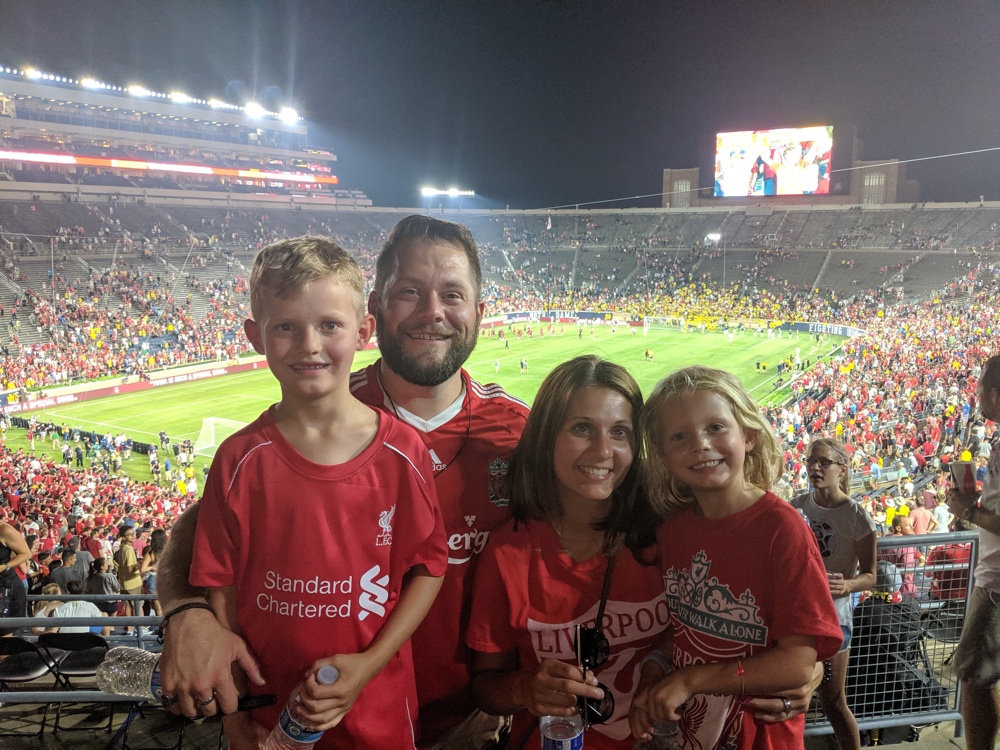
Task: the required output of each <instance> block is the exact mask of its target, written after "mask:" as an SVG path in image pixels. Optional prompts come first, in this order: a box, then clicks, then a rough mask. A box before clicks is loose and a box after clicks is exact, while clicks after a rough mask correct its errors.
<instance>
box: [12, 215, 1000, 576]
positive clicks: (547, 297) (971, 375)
mask: <svg viewBox="0 0 1000 750" xmlns="http://www.w3.org/2000/svg"><path fill="white" fill-rule="evenodd" d="M230 218H231V219H232V220H233V221H235V220H237V219H243V220H245V219H247V217H237V216H233V217H230ZM255 221H256V227H257V229H258V230H259V231H257V232H255V233H253V234H252V235H251V237H250V242H251V243H252V245H254V246H257V245H260V244H262V243H266V242H267V241H270V240H271V239H274V237H275V235H274V233H272V232H271V231H270V230H269V228H268V227H269V223H268V217H267V216H266V215H260V216H259V217H258V218H257V219H256V220H255ZM208 229H211V230H213V231H215V232H217V235H221V236H224V235H226V234H227V233H229V234H230V235H231V233H232V226H231V224H230V223H229V221H228V220H227V221H225V222H223V223H222V224H221V225H220V226H218V227H216V226H211V225H210V226H209V227H208ZM330 229H331V227H330V226H328V225H324V224H323V223H322V222H320V223H318V224H310V226H309V231H313V232H316V233H327V232H329V230H330ZM585 229H586V231H593V228H587V227H585ZM60 234H61V235H64V236H66V237H67V238H71V237H73V236H75V235H78V234H79V232H78V230H75V229H73V228H67V229H66V231H65V232H61V233H60ZM503 234H504V236H505V238H506V239H507V241H508V244H506V245H499V244H491V243H490V242H484V243H483V247H482V251H483V256H484V266H485V270H486V271H487V279H486V280H485V284H484V296H485V299H486V301H487V308H488V309H487V314H488V315H489V314H495V313H498V312H502V311H510V310H515V309H556V310H595V311H606V312H612V313H615V315H616V316H627V317H631V318H632V319H641V318H642V317H643V316H650V315H656V316H661V317H673V318H677V319H681V320H685V321H686V322H687V323H689V324H691V325H692V326H693V325H696V324H706V323H707V324H709V326H710V328H715V327H718V326H726V325H733V326H736V325H739V324H741V323H744V322H746V323H747V324H748V326H750V325H751V324H755V323H757V322H760V321H768V320H778V321H815V322H823V323H830V324H850V325H854V326H857V327H858V328H861V329H863V330H864V331H865V332H864V333H863V334H862V335H860V336H857V337H855V338H852V339H849V340H847V341H845V342H844V344H843V346H842V348H841V349H840V351H839V353H838V354H837V355H836V356H835V357H833V358H832V359H828V360H825V361H819V362H817V363H816V364H812V363H811V362H806V364H803V363H802V362H801V361H800V362H796V363H795V366H794V370H795V371H794V378H793V379H792V382H791V396H790V398H789V399H788V401H787V402H786V403H785V404H783V405H782V406H774V407H769V408H768V409H767V410H766V411H767V415H768V417H769V418H770V420H771V422H772V424H773V425H774V427H775V430H776V431H777V432H778V434H779V435H780V436H781V437H782V438H783V439H784V441H785V446H786V455H785V458H786V467H787V469H788V471H787V474H786V479H785V482H786V484H785V485H784V486H783V487H779V488H778V489H779V490H783V491H785V492H786V494H789V495H790V494H792V493H794V492H796V491H801V490H802V489H804V488H805V487H806V486H807V482H808V477H807V474H806V472H805V470H804V466H803V458H804V456H805V454H806V450H807V448H808V445H809V440H810V439H811V438H813V437H818V436H836V437H839V438H841V439H842V440H843V441H844V442H845V443H846V444H847V446H848V449H849V451H850V452H851V461H852V468H853V469H854V471H855V473H856V474H857V475H858V477H859V481H858V482H857V483H856V489H857V494H858V495H859V497H860V498H861V499H862V500H863V502H864V503H865V504H866V507H868V509H869V510H870V512H871V514H872V516H873V517H874V518H875V519H876V522H877V523H878V525H879V527H880V528H881V529H882V530H883V531H884V533H892V531H893V528H894V527H893V523H894V521H895V524H896V530H897V533H898V532H899V527H900V526H901V525H902V526H905V525H906V524H904V522H902V521H900V520H898V519H899V518H905V517H906V516H908V515H912V514H915V515H916V517H920V516H921V515H922V514H921V512H920V511H921V510H922V509H924V508H926V509H927V510H928V511H930V512H931V513H932V514H933V513H937V514H938V516H939V515H940V512H941V511H940V510H938V509H939V508H940V507H941V506H940V505H939V495H940V492H941V491H942V490H943V488H944V483H943V481H942V479H941V477H942V476H943V475H942V474H941V472H940V469H941V467H942V464H946V463H947V461H948V459H949V457H950V456H951V455H954V452H955V451H959V452H961V451H962V450H964V449H971V450H972V451H973V453H974V455H975V456H977V457H982V456H983V455H984V454H985V455H987V456H988V451H989V450H991V448H992V446H993V445H995V443H996V442H997V439H998V432H997V429H996V427H995V426H994V425H989V426H987V425H982V424H973V423H972V419H971V412H970V409H969V399H970V396H971V395H972V393H973V391H974V388H975V381H976V376H977V374H978V370H977V367H978V363H979V362H981V361H983V360H985V359H986V358H987V357H988V356H989V355H990V354H993V353H995V351H994V350H993V349H992V341H993V337H994V334H995V331H996V330H997V325H998V322H1000V321H998V313H997V308H996V306H995V305H994V304H993V300H992V295H993V291H992V290H993V289H994V287H995V281H996V274H995V272H994V271H993V269H991V268H990V267H989V266H988V265H987V264H986V263H985V262H983V261H981V260H977V261H975V262H972V263H970V267H969V269H968V272H967V274H966V275H965V276H963V277H962V278H960V279H956V280H955V281H953V282H951V283H950V284H948V285H947V286H946V287H945V288H944V289H942V290H941V292H940V294H939V295H938V297H937V298H936V299H928V300H923V301H914V302H907V303H903V304H894V301H893V299H892V298H891V296H887V295H886V294H884V293H883V292H882V290H880V289H878V288H873V289H869V290H866V291H863V292H859V293H857V294H855V295H854V296H853V297H851V298H849V299H841V298H840V297H838V296H837V295H834V294H830V293H829V290H827V291H825V292H822V293H821V292H818V291H816V290H804V289H790V290H788V291H789V292H790V293H787V294H780V293H777V292H773V291H769V290H767V289H764V288H758V287H757V286H756V285H755V284H754V281H755V279H757V278H759V276H760V274H761V273H767V274H772V273H777V272H778V269H779V268H780V267H781V264H782V263H793V262H794V261H795V257H794V253H793V254H789V253H788V252H787V251H772V250H761V251H760V252H759V255H760V257H759V258H758V261H759V263H758V265H757V266H756V267H755V269H756V270H753V269H750V268H747V269H741V272H744V273H745V274H746V278H745V279H744V283H742V284H738V285H732V286H729V287H726V288H720V285H719V284H718V283H717V280H713V279H712V278H710V277H704V276H699V274H698V272H697V261H698V260H699V259H701V257H702V256H710V255H711V254H712V253H713V252H716V251H715V250H712V249H708V248H696V249H694V250H692V251H691V253H690V256H689V257H685V256H684V255H683V254H681V255H678V254H655V253H648V252H646V250H647V249H648V244H643V243H641V242H626V243H623V244H621V245H618V246H615V247H612V248H609V249H607V250H606V251H605V252H608V253H610V254H611V256H612V257H611V258H610V259H605V260H606V261H610V264H606V265H605V266H603V268H605V269H608V270H600V271H595V272H594V275H593V276H590V277H588V278H585V279H582V280H578V281H575V282H574V281H571V280H570V279H571V277H572V275H573V274H574V269H572V268H571V267H569V261H567V262H566V263H564V262H563V261H562V260H560V261H559V262H558V264H557V263H554V262H552V261H551V257H552V256H550V255H548V254H546V253H545V252H542V251H539V250H538V244H537V241H538V236H537V232H536V233H533V232H529V231H528V230H526V229H524V228H520V229H514V228H511V229H510V230H509V231H508V228H504V230H503ZM382 240H383V233H382V232H381V231H379V230H377V229H372V230H371V231H369V232H363V233H359V234H357V235H355V236H352V237H351V238H349V240H347V241H350V242H353V243H354V244H353V246H354V247H355V248H356V254H357V255H358V256H359V258H360V261H361V263H362V265H363V268H365V269H366V272H367V273H368V274H369V276H370V275H371V267H372V264H373V261H374V257H375V255H376V253H377V250H378V247H379V245H380V244H381V241H382ZM202 257H208V256H202ZM567 257H568V256H567ZM136 260H137V259H135V258H134V256H132V257H130V258H129V259H128V260H119V261H117V262H116V263H115V264H113V265H110V266H108V267H105V268H103V269H100V270H92V271H91V272H90V273H89V274H88V275H86V276H83V277H79V278H70V277H69V275H68V274H67V273H66V272H65V269H64V268H63V269H62V270H61V269H59V268H57V269H55V270H54V271H53V272H52V273H51V275H50V276H49V278H47V279H46V283H45V287H44V288H42V289H40V290H39V292H36V291H33V290H32V289H30V288H26V289H24V291H23V292H20V293H19V294H18V295H17V296H16V297H15V298H14V301H13V303H12V304H8V306H7V307H6V309H4V307H3V306H0V326H6V327H7V330H8V332H9V333H10V340H11V342H12V344H13V347H7V348H5V351H4V352H3V358H2V364H3V369H2V372H3V386H4V388H5V389H7V390H16V389H26V388H27V389H30V388H38V387H43V388H47V387H52V386H56V385H59V384H63V383H68V382H71V381H74V380H93V379H97V378H102V377H108V376H121V375H124V374H138V375H141V374H142V373H144V372H148V371H149V370H152V369H156V368H162V367H167V366H171V365H174V364H181V363H189V362H197V361H206V360H219V359H227V360H228V359H233V358H235V357H238V356H239V355H240V354H241V353H243V352H244V351H246V350H247V345H246V344H245V343H244V341H243V337H242V336H241V335H239V330H240V327H241V324H242V321H243V318H244V317H245V316H246V314H247V307H248V305H247V303H248V300H247V281H246V278H245V276H244V275H243V274H242V267H241V266H240V264H239V263H238V262H236V261H234V260H233V259H231V258H230V259H229V260H228V262H227V265H226V270H225V272H224V273H219V272H218V269H216V273H215V274H214V275H213V274H211V273H209V274H202V273H196V272H195V271H194V270H193V269H192V270H190V271H187V272H186V273H185V274H183V275H181V276H179V277H178V276H177V275H176V274H175V275H171V276H167V275H165V272H161V271H159V270H158V269H154V267H153V266H151V265H146V264H143V263H141V262H136ZM7 264H8V272H10V271H11V264H10V261H9V259H8V260H7ZM194 265H196V266H200V267H204V266H205V265H206V263H201V264H194ZM636 268H638V269H639V274H638V277H639V278H641V281H642V286H641V287H628V288H624V287H622V285H620V284H618V285H616V284H615V283H613V282H615V281H620V280H621V278H622V277H624V276H626V275H627V274H628V273H630V272H631V271H633V270H634V269H636ZM14 270H16V267H15V268H14ZM178 279H179V280H178ZM637 288H642V289H644V290H645V291H644V292H642V293H637V291H636V290H637ZM196 299H197V301H198V302H199V304H200V312H198V313H197V314H194V313H193V312H192V310H193V304H194V302H195V300H196ZM28 326H30V327H31V328H32V329H33V330H34V331H35V333H36V334H38V335H37V337H36V339H37V340H36V341H35V342H34V343H31V344H29V345H24V346H21V345H20V342H19V340H18V337H19V335H20V334H22V333H23V328H24V327H28ZM749 330H752V328H749V327H748V331H749ZM43 450H44V448H43ZM72 455H73V454H71V458H72ZM62 458H65V456H60V455H59V454H58V452H57V453H56V454H55V456H54V457H53V458H48V457H47V456H46V455H45V454H44V453H42V454H41V455H37V456H36V455H32V454H29V453H25V452H24V451H20V450H18V451H10V450H7V449H3V450H2V452H0V487H2V489H3V493H4V498H3V500H4V502H3V504H2V506H0V516H2V517H4V518H6V519H8V520H9V521H10V522H11V523H12V524H15V525H17V526H18V527H19V528H20V529H21V530H22V531H23V532H24V533H26V534H28V535H33V536H35V537H36V542H37V545H38V546H37V549H36V550H35V551H37V553H38V556H37V557H36V564H38V565H39V566H41V567H44V565H43V562H44V558H43V557H42V553H48V555H49V556H50V557H51V556H52V553H53V551H56V550H60V549H61V548H62V547H63V546H65V544H66V543H67V541H68V539H69V537H78V538H79V539H80V540H82V543H83V544H84V545H90V547H93V548H94V549H99V550H100V551H101V553H102V555H103V556H105V557H107V556H108V555H109V554H111V553H112V552H113V546H114V544H115V540H116V539H117V538H118V534H119V529H120V528H121V527H122V526H123V525H129V526H134V527H136V528H137V529H139V530H140V534H139V539H138V540H137V544H138V545H140V546H141V543H142V533H141V531H142V530H143V529H145V530H147V531H148V530H152V529H154V528H163V527H167V526H169V524H170V522H171V521H172V519H173V518H174V517H175V516H176V515H177V513H178V511H179V510H180V509H182V508H183V507H184V505H185V504H186V503H187V502H188V501H189V496H188V493H187V492H186V491H184V492H178V489H177V487H176V485H175V484H174V483H168V486H167V487H162V486H160V484H159V483H143V482H137V481H135V480H132V479H129V478H128V477H126V476H125V475H124V474H122V473H120V472H119V471H116V469H118V468H119V467H118V465H116V464H115V463H107V462H97V463H91V465H89V466H87V465H83V466H80V465H79V463H76V465H74V462H73V461H71V460H70V461H66V460H61V459H62ZM949 520H950V519H947V518H943V517H936V518H935V524H936V526H934V527H933V528H936V529H938V530H943V527H946V526H947V524H948V521H949ZM923 528H927V527H923ZM39 580H41V581H45V580H46V579H45V577H43V578H41V579H39ZM34 583H35V584H37V583H38V581H35V582H34ZM36 588H38V589H39V590H40V586H36Z"/></svg>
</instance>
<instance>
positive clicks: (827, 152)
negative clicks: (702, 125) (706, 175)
mask: <svg viewBox="0 0 1000 750" xmlns="http://www.w3.org/2000/svg"><path fill="white" fill-rule="evenodd" d="M832 156H833V126H832V125H815V126H812V127H808V128H775V129H773V130H743V131H740V132H737V133H718V134H716V136H715V195H716V197H718V198H724V197H737V196H748V195H751V196H759V195H760V196H763V195H812V194H827V193H829V192H830V160H831V158H832Z"/></svg>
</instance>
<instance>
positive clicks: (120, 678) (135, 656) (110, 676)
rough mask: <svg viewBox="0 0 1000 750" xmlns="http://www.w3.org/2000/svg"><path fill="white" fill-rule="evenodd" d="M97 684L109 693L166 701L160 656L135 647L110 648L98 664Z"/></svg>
mask: <svg viewBox="0 0 1000 750" xmlns="http://www.w3.org/2000/svg"><path fill="white" fill-rule="evenodd" d="M96 677H97V687H99V688H100V689H101V690H103V691H104V692H105V693H113V694H115V695H134V696H137V697H139V698H145V699H146V700H155V701H158V700H162V699H163V689H162V688H161V687H160V657H159V655H158V654H154V653H151V652H149V651H143V650H142V649H141V648H132V647H131V646H118V647H117V648H113V649H111V650H110V651H108V653H107V654H105V656H104V661H102V662H101V663H100V664H99V665H98V666H97V675H96Z"/></svg>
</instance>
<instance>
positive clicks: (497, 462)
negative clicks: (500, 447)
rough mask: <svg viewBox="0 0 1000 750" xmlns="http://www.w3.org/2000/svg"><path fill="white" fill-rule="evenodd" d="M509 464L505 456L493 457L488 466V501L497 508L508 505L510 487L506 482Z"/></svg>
mask: <svg viewBox="0 0 1000 750" xmlns="http://www.w3.org/2000/svg"><path fill="white" fill-rule="evenodd" d="M508 467H509V464H508V462H507V459H506V458H499V457H498V458H494V459H493V460H492V461H490V467H489V488H490V502H491V503H493V504H494V505H495V506H497V507H498V508H506V507H507V506H508V505H510V487H509V484H508V482H507V469H508Z"/></svg>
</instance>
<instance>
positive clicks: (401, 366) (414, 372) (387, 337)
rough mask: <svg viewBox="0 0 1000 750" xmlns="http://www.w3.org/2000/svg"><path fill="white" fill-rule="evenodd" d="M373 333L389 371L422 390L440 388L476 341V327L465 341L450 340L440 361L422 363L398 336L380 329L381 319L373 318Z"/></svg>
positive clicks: (431, 360)
mask: <svg viewBox="0 0 1000 750" xmlns="http://www.w3.org/2000/svg"><path fill="white" fill-rule="evenodd" d="M375 330H376V331H377V332H378V348H379V352H380V353H381V355H382V359H384V360H385V363H386V364H387V365H388V366H389V369H390V370H392V371H393V372H394V373H396V374H397V375H399V376H400V377H401V378H403V380H405V381H406V382H408V383H412V384H413V385H420V386H425V387H431V386H437V385H441V384H442V383H443V382H444V381H446V380H447V379H448V378H450V377H451V376H452V375H454V374H455V373H456V372H458V371H459V369H460V368H461V367H462V365H464V364H465V361H466V360H467V359H468V358H469V355H470V354H472V350H473V349H475V348H476V340H477V339H478V338H479V325H478V324H477V325H476V326H475V328H474V329H473V330H471V331H470V332H469V335H468V336H467V337H465V338H460V337H457V336H454V337H452V338H450V339H449V340H448V342H449V343H448V350H447V351H446V352H445V354H444V356H443V357H441V358H440V359H437V358H433V359H430V358H428V359H427V361H422V360H420V359H418V358H416V357H414V356H413V355H412V354H410V353H409V352H408V351H407V350H406V347H405V346H404V345H403V339H402V337H401V336H397V335H396V332H395V331H390V330H389V329H388V328H386V327H384V321H383V319H382V316H381V315H376V316H375Z"/></svg>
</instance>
